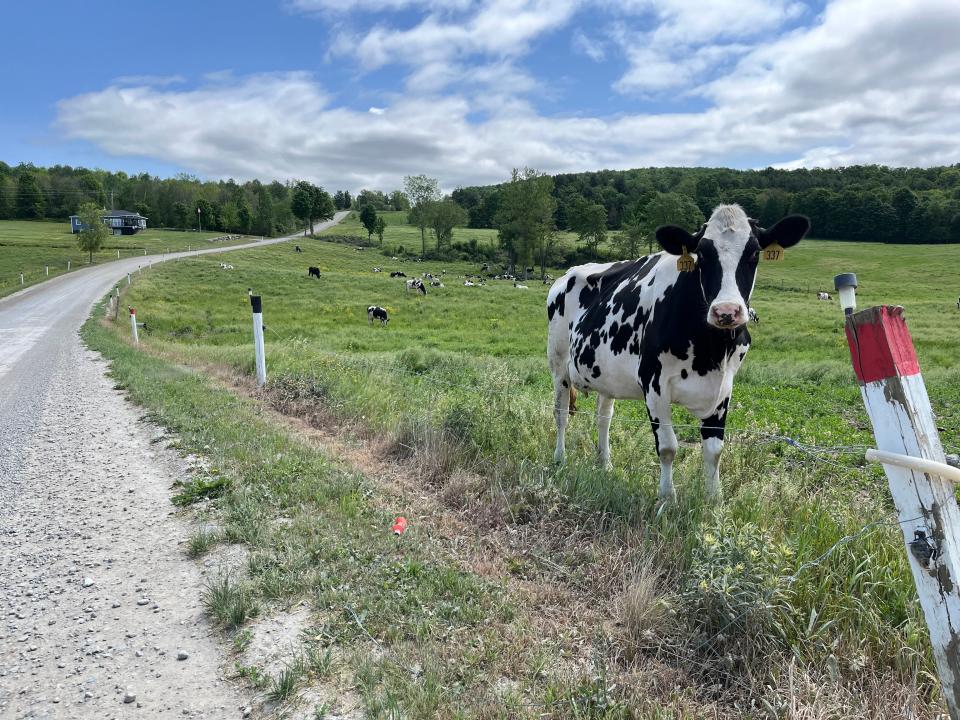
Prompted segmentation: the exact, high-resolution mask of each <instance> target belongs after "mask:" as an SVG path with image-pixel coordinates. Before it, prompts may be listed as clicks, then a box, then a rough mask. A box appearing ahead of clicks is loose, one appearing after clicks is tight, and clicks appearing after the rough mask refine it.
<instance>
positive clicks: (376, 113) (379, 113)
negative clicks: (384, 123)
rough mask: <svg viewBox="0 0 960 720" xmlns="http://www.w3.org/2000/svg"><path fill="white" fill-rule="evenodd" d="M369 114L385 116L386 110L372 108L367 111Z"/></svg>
mask: <svg viewBox="0 0 960 720" xmlns="http://www.w3.org/2000/svg"><path fill="white" fill-rule="evenodd" d="M367 112H368V113H370V114H371V115H383V114H384V113H385V112H386V110H385V109H384V108H379V107H372V108H370V109H369V110H367Z"/></svg>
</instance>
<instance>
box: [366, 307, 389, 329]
mask: <svg viewBox="0 0 960 720" xmlns="http://www.w3.org/2000/svg"><path fill="white" fill-rule="evenodd" d="M367 320H369V321H370V324H371V325H373V321H374V320H379V321H380V324H381V325H386V324H387V323H388V322H390V318H388V317H387V309H386V308H382V307H380V306H379V305H371V306H370V307H368V308H367Z"/></svg>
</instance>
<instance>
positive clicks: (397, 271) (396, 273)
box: [390, 270, 407, 277]
mask: <svg viewBox="0 0 960 720" xmlns="http://www.w3.org/2000/svg"><path fill="white" fill-rule="evenodd" d="M406 276H407V274H406V273H405V272H401V271H400V270H394V271H393V272H392V273H390V277H406Z"/></svg>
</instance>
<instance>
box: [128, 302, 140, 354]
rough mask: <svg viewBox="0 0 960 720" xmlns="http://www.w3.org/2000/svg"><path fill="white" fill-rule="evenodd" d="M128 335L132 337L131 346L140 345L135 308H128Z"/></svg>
mask: <svg viewBox="0 0 960 720" xmlns="http://www.w3.org/2000/svg"><path fill="white" fill-rule="evenodd" d="M130 334H131V335H132V336H133V344H134V345H139V344H140V336H139V335H137V311H136V309H135V308H130Z"/></svg>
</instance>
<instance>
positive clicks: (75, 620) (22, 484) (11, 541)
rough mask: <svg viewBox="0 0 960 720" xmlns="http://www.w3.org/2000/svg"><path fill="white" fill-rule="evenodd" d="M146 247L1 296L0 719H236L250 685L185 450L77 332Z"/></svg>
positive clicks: (213, 250)
mask: <svg viewBox="0 0 960 720" xmlns="http://www.w3.org/2000/svg"><path fill="white" fill-rule="evenodd" d="M345 214H346V213H337V216H336V217H335V218H334V220H332V221H331V222H330V223H325V224H324V225H322V226H321V229H322V228H323V227H326V226H329V225H331V224H334V223H336V222H339V220H341V219H342V218H343V217H344V216H345ZM284 239H285V238H284ZM282 240H283V239H276V240H268V241H264V242H263V243H256V244H255V245H257V246H259V245H262V244H270V243H274V242H280V241H282ZM241 247H249V246H238V247H234V248H214V249H211V250H207V251H201V252H227V251H230V250H237V249H240V248H241ZM195 254H201V253H197V252H193V253H181V254H180V255H181V256H186V255H195ZM172 257H176V255H174V256H172ZM151 259H152V260H153V261H154V262H156V261H157V260H159V258H156V257H154V258H149V257H148V258H133V259H131V260H123V261H119V262H115V263H109V264H107V265H102V266H97V267H94V268H89V269H84V270H79V271H77V272H74V273H71V274H68V275H64V276H61V277H58V278H55V279H54V280H51V281H49V282H46V283H41V284H39V285H35V286H33V287H31V288H28V289H26V290H24V291H22V292H20V293H17V294H15V295H11V296H9V297H7V298H4V299H2V300H0V613H2V625H0V718H136V717H142V718H148V717H149V718H167V717H169V718H173V717H196V718H235V717H241V716H242V714H243V710H242V708H243V707H245V706H246V704H247V703H248V701H249V700H250V697H249V693H248V692H246V691H245V690H244V689H243V688H238V687H233V686H232V685H231V684H230V683H229V682H228V681H226V680H224V679H223V675H222V672H221V665H222V662H223V657H222V654H221V651H220V649H219V648H218V645H217V642H216V641H215V640H214V638H213V637H211V632H210V627H209V625H208V623H207V621H206V620H205V618H204V617H203V614H202V607H201V602H200V596H201V592H202V587H203V582H202V578H201V573H200V568H199V566H198V565H196V564H195V563H194V562H192V561H191V560H189V559H187V557H186V555H185V553H184V551H183V548H182V546H180V545H179V543H181V542H182V541H183V540H184V539H186V537H187V536H188V535H189V533H190V529H191V528H190V526H189V524H188V522H187V521H186V520H184V519H182V518H179V517H177V516H175V515H174V514H173V512H172V510H173V506H172V505H171V504H170V502H169V498H170V486H171V484H172V482H173V480H175V479H176V478H177V477H179V476H181V475H182V473H183V472H184V470H185V468H184V466H183V461H182V460H181V459H180V458H179V457H178V456H177V455H176V454H175V453H173V452H171V451H169V450H165V449H164V444H163V443H155V442H151V440H152V439H156V437H157V436H158V435H159V431H158V430H157V428H155V427H152V426H150V425H149V424H147V423H145V422H141V421H140V420H139V416H140V413H139V412H138V411H137V409H136V408H135V407H134V406H132V405H131V404H130V403H129V402H127V401H126V400H125V399H124V397H123V395H122V393H119V392H117V391H115V390H113V389H112V383H111V382H110V380H109V379H108V378H106V377H105V374H104V373H105V368H106V365H105V363H103V362H102V361H101V360H100V359H99V358H98V356H97V355H95V354H94V353H92V352H90V351H89V350H86V349H85V348H84V347H83V346H82V344H81V342H80V339H79V337H78V335H77V330H78V329H79V327H80V325H81V324H82V323H83V321H84V320H85V319H86V317H87V316H88V314H89V312H90V308H91V306H92V305H93V303H94V302H95V301H96V300H97V299H99V298H100V297H102V296H103V295H104V294H106V292H108V290H109V289H110V288H111V287H112V285H113V284H115V283H116V282H117V281H118V280H119V279H120V278H122V277H124V275H125V274H126V273H127V272H130V271H134V270H136V267H137V266H138V265H142V264H144V262H145V261H148V260H151Z"/></svg>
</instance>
